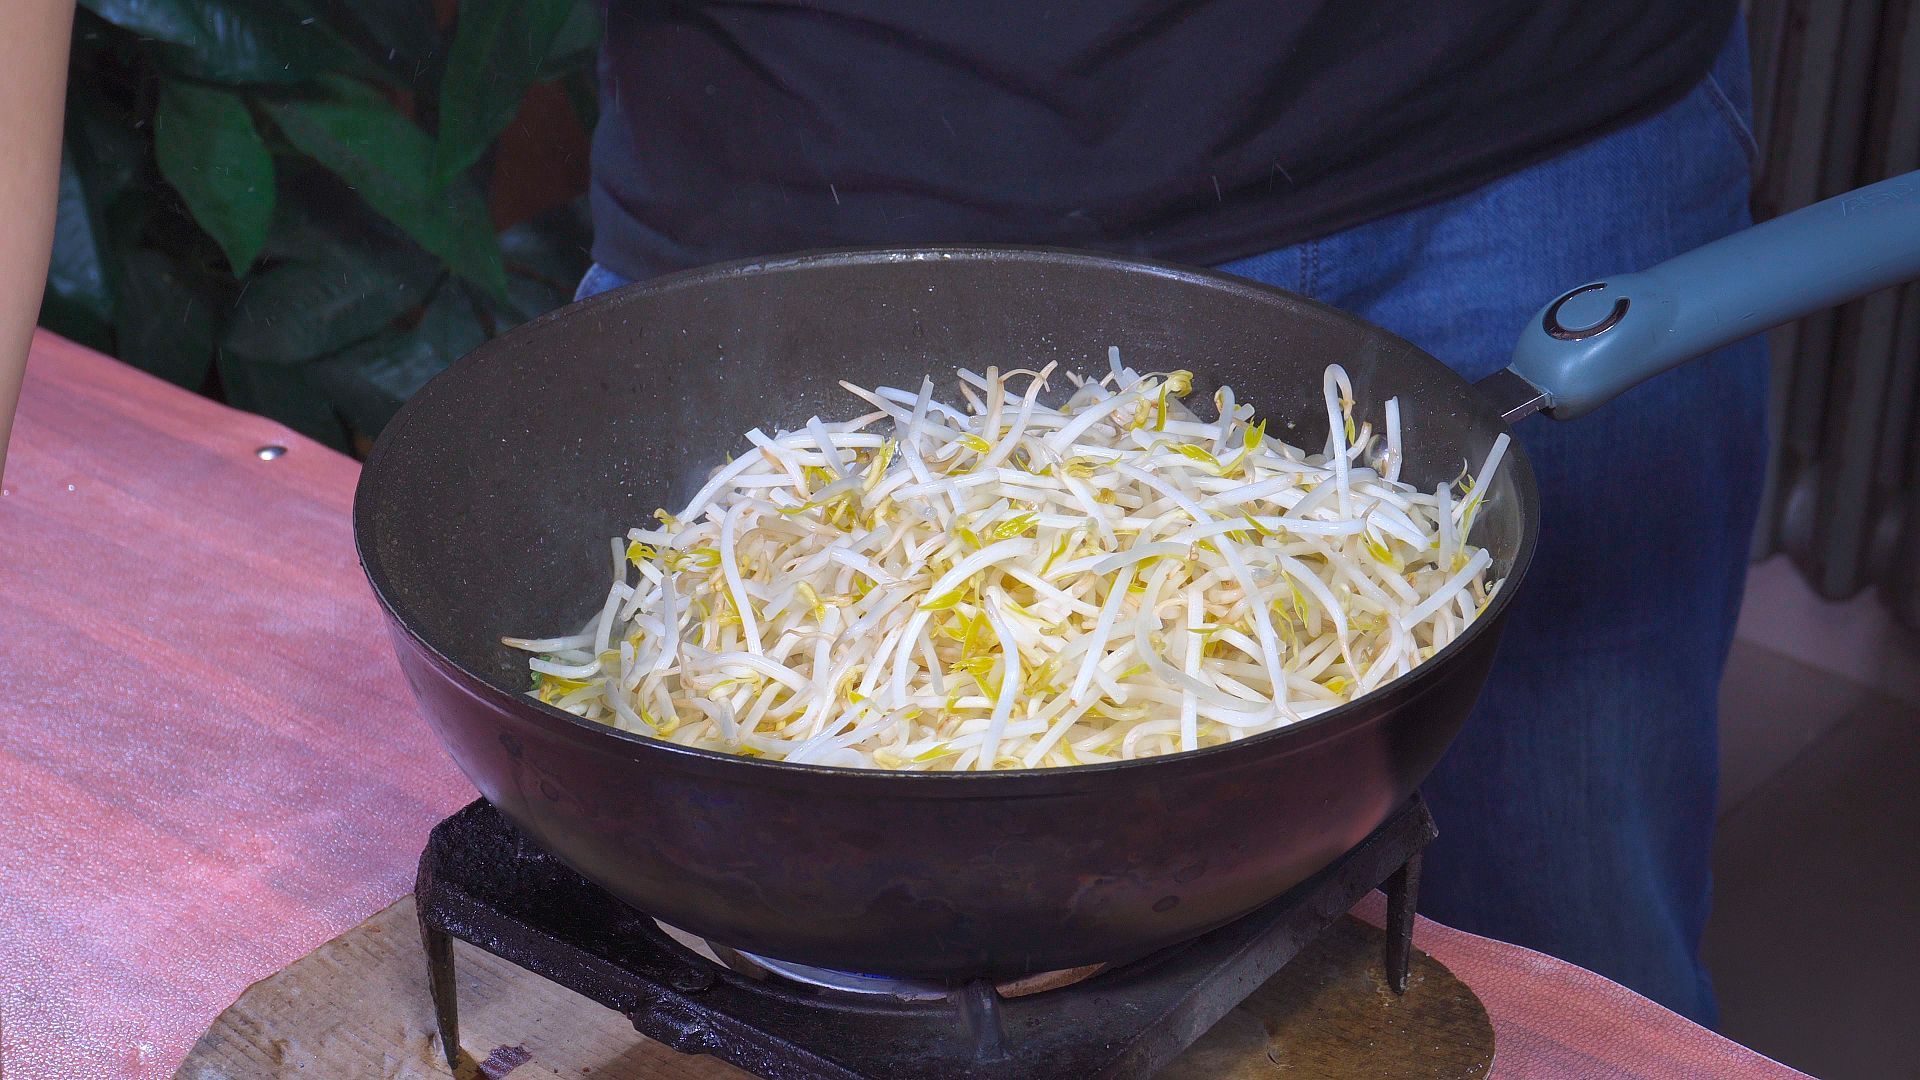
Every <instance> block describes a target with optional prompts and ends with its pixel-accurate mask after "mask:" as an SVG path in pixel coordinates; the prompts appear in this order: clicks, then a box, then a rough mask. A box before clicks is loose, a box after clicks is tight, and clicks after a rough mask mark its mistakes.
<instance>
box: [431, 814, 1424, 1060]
mask: <svg viewBox="0 0 1920 1080" xmlns="http://www.w3.org/2000/svg"><path fill="white" fill-rule="evenodd" d="M1434 835H1435V831H1434V827H1433V818H1432V817H1431V816H1430V815H1429V814H1428V813H1427V809H1426V806H1425V804H1423V803H1422V802H1421V801H1420V798H1419V797H1418V796H1415V797H1414V798H1412V799H1411V800H1409V801H1408V802H1407V803H1406V805H1404V806H1403V807H1401V809H1400V810H1399V811H1398V812H1397V813H1395V814H1394V816H1393V817H1392V818H1390V819H1389V820H1388V821H1387V823H1386V824H1384V825H1382V826H1380V828H1379V829H1377V830H1375V831H1374V832H1373V834H1372V835H1370V836H1368V837H1367V838H1366V839H1365V840H1363V841H1361V843H1360V844H1359V845H1358V846H1357V847H1355V848H1354V849H1353V850H1352V851H1350V852H1348V853H1347V854H1346V855H1344V856H1342V857H1341V858H1340V859H1339V860H1337V861H1336V862H1334V864H1333V865H1331V866H1329V867H1327V868H1326V869H1325V870H1323V871H1321V872H1320V873H1319V874H1317V875H1315V876H1314V877H1313V878H1311V879H1309V880H1307V881H1306V882H1303V883H1302V884H1301V885H1299V886H1298V887H1296V888H1295V889H1293V890H1292V891H1290V892H1288V893H1287V894H1286V895H1284V896H1282V897H1280V898H1279V899H1277V900H1274V901H1273V902H1271V903H1269V904H1268V905H1266V906H1265V907H1262V908H1260V909H1259V910H1257V911H1255V912H1253V913H1252V914H1250V915H1247V916H1245V917H1244V918H1241V919H1239V920H1238V921H1236V922H1233V923H1230V924H1228V925H1227V926H1223V927H1221V928H1220V929H1218V930H1214V931H1212V932H1211V933H1208V934H1205V935H1202V936H1201V937H1198V938H1195V939H1193V940H1191V941H1187V942H1184V943H1182V944H1180V945H1175V946H1172V947H1170V948H1167V949H1163V950H1161V951H1159V952H1157V953H1154V954H1152V955H1150V956H1147V957H1145V958H1143V959H1140V960H1137V961H1135V962H1133V963H1130V964H1125V965H1122V966H1119V967H1114V968H1110V969H1107V970H1104V971H1101V972H1100V973H1099V974H1097V975H1094V976H1093V977H1091V978H1088V979H1085V980H1084V981H1081V982H1077V983H1074V984H1072V985H1070V986H1065V987H1061V988H1058V989H1053V990H1047V991H1043V992H1039V993H1033V994H1027V995H1024V996H1019V997H1011V998H1003V997H1001V996H1000V994H999V993H997V992H996V991H995V990H994V988H993V987H991V986H989V985H988V984H986V983H984V982H982V983H975V984H973V985H969V986H964V987H957V988H955V989H954V990H953V991H952V992H951V993H949V994H947V995H946V996H944V997H941V998H938V999H935V1000H911V1001H905V1000H899V999H897V998H893V997H875V996H873V995H855V994H848V993H842V992H838V991H832V990H822V989H819V988H816V987H812V986H805V985H801V984H798V983H792V982H788V981H785V980H782V979H779V978H764V979H755V978H750V977H748V976H746V975H743V974H740V973H737V972H735V971H733V970H730V969H728V968H725V967H721V966H719V965H717V964H714V963H713V962H712V961H710V960H708V959H706V958H704V957H702V956H699V955H696V954H695V953H693V952H691V951H690V950H688V949H687V948H686V947H684V946H682V945H681V944H679V943H678V942H676V941H674V940H673V939H672V938H671V937H669V936H668V935H667V934H666V932H665V931H663V930H662V929H661V928H660V927H659V926H658V925H657V924H656V923H655V922H654V921H653V920H652V919H651V918H649V917H647V916H646V915H645V914H643V913H642V912H639V911H637V910H635V909H633V908H630V907H627V906H625V905H623V904H621V903H620V902H619V901H617V900H615V899H613V897H612V896H610V895H608V894H607V893H606V892H605V891H603V890H602V889H600V888H599V887H598V886H596V885H593V884H590V883H589V882H587V881H586V880H585V879H584V878H582V877H581V876H580V875H578V874H576V873H575V872H573V871H572V870H570V869H568V868H567V867H566V866H564V865H563V864H562V863H561V862H560V861H559V860H558V859H555V858H554V857H553V856H551V855H548V854H547V853H546V852H544V851H542V850H541V849H540V848H538V847H537V846H535V845H534V844H533V842H532V841H530V840H527V839H526V838H525V837H523V836H522V835H521V834H520V833H519V832H518V831H517V830H515V829H514V828H513V827H512V826H511V825H509V824H507V822H506V819H505V818H503V817H501V816H500V813H499V811H497V810H495V809H494V808H493V807H492V806H491V805H489V804H487V803H486V802H484V801H477V802H474V803H473V804H472V805H470V806H468V807H466V808H465V809H463V810H461V811H460V812H458V813H456V814H454V815H453V816H452V817H449V818H448V819H447V820H445V821H443V822H441V823H440V824H439V825H438V826H436V827H435V828H434V830H433V833H432V836H431V837H430V838H429V839H428V841H427V849H426V851H425V852H423V853H422V854H421V856H420V874H419V879H418V882H417V884H416V888H415V900H416V903H417V905H418V908H419V912H420V933H421V937H422V939H423V940H424V942H425V944H426V952H427V957H428V966H429V971H430V975H431V985H432V992H433V1000H434V1008H435V1010H436V1012H437V1014H438V1020H439V1029H440V1036H441V1039H442V1041H443V1043H444V1046H445V1049H446V1051H447V1057H448V1060H449V1063H451V1062H452V1061H453V1060H454V1058H455V1057H456V1056H457V1055H458V1052H459V1050H458V1048H459V1019H458V1012H457V1008H456V1001H455V989H454V965H453V952H452V941H451V939H452V938H459V939H460V940H462V941H466V942H468V943H470V944H472V945H475V946H477V947H479V948H481V949H485V950H486V951H487V952H490V953H492V954H493V955H495V956H498V957H500V958H502V959H504V960H507V961H509V962H511V963H514V964H517V965H519V966H520V967H523V968H525V969H527V970H528V971H531V972H533V973H535V974H537V975H540V976H543V977H544V978H547V979H551V980H552V981H554V982H556V983H559V984H560V985H562V986H565V987H567V988H569V989H571V990H574V991H576V992H578V993H580V994H582V995H584V996H586V997H588V998H591V999H593V1000H594V1001H597V1002H599V1003H601V1004H602V1005H605V1006H607V1007H608V1008H611V1009H615V1010H618V1011H619V1012H621V1013H623V1014H625V1015H626V1016H627V1017H628V1018H629V1019H630V1020H632V1021H633V1026H634V1028H635V1029H637V1030H638V1031H639V1032H640V1033H641V1034H643V1035H645V1036H647V1037H648V1038H650V1039H654V1040H656V1041H659V1042H662V1043H665V1044H667V1045H668V1046H671V1047H674V1048H675V1049H677V1050H680V1051H683V1052H685V1053H692V1054H711V1055H713V1056H715V1057H718V1058H720V1059H722V1060H725V1061H727V1062H730V1063H732V1064H733V1065H735V1066H738V1067H739V1068H742V1069H745V1070H746V1071H747V1072H750V1073H753V1074H755V1075H757V1076H761V1077H767V1078H770V1080H883V1078H884V1080H897V1078H906V1077H939V1078H954V1080H998V1078H1004V1077H1032V1076H1072V1077H1088V1078H1098V1080H1128V1078H1135V1077H1146V1076H1151V1075H1152V1074H1153V1073H1154V1072H1155V1071H1156V1070H1158V1069H1159V1068H1160V1067H1161V1066H1163V1065H1165V1064H1166V1063H1167V1062H1169V1061H1171V1060H1172V1059H1173V1058H1174V1057H1176V1056H1178V1055H1179V1053H1180V1052H1181V1051H1182V1050H1184V1049H1185V1048H1186V1047H1187V1046H1188V1045H1189V1044H1191V1043H1192V1042H1193V1041H1194V1040H1195V1039H1197V1038H1199V1037H1200V1035H1201V1034H1202V1033H1204V1032H1205V1031H1206V1030H1207V1029H1208V1028H1209V1027H1211V1026H1212V1025H1213V1024H1214V1023H1215V1022H1216V1021H1218V1020H1219V1019H1220V1018H1221V1017H1223V1016H1225V1015H1226V1014H1227V1012H1228V1011H1230V1010H1231V1009H1233V1008H1234V1006H1236V1005H1238V1004H1239V1003H1240V1002H1241V1001H1242V1000H1243V999H1245V998H1246V996H1247V995H1248V994H1250V993H1252V992H1253V990H1255V989H1256V988H1257V987H1259V986H1260V985H1261V984H1262V983H1263V982H1265V981H1266V980H1267V979H1268V978H1269V977H1270V976H1271V975H1272V974H1273V973H1274V972H1276V971H1278V970H1279V969H1280V967H1281V966H1282V965H1283V964H1285V963H1286V962H1287V961H1289V960H1291V959H1292V958H1293V957H1294V956H1295V955H1297V954H1298V953H1299V952H1300V951H1301V950H1302V949H1303V948H1305V946H1306V945H1307V944H1308V943H1309V942H1311V941H1312V940H1313V939H1314V937H1315V936H1316V935H1318V934H1319V933H1320V932H1321V931H1322V930H1324V929H1326V927H1328V926H1329V925H1331V924H1332V923H1333V921H1334V920H1335V919H1338V918H1339V917H1340V916H1341V915H1343V914H1344V913H1345V912H1346V911H1347V910H1348V909H1349V908H1351V907H1352V906H1353V905H1354V903H1356V902H1357V901H1358V900H1359V899H1360V898H1361V897H1362V896H1364V895H1365V894H1366V893H1367V892H1368V891H1370V890H1372V889H1374V888H1375V887H1381V886H1384V887H1385V889H1386V892H1387V923H1388V925H1387V940H1386V967H1387V979H1388V983H1389V984H1390V985H1391V986H1392V987H1393V988H1394V989H1395V990H1396V991H1398V990H1404V989H1405V987H1406V980H1407V966H1408V962H1409V957H1410V950H1411V949H1412V940H1413V910H1414V895H1415V891H1416V889H1417V888H1418V885H1419V875H1420V849H1421V848H1422V847H1424V846H1425V845H1426V843H1427V842H1428V841H1429V840H1431V839H1432V838H1433V837H1434Z"/></svg>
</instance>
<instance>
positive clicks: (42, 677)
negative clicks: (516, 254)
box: [0, 334, 1800, 1080]
mask: <svg viewBox="0 0 1920 1080" xmlns="http://www.w3.org/2000/svg"><path fill="white" fill-rule="evenodd" d="M266 445H280V446H285V447H287V449H288V452H287V453H286V454H285V455H284V456H281V457H279V458H277V459H275V460H271V461H267V460H262V459H261V458H260V457H258V456H257V455H256V454H255V450H256V449H257V448H259V447H261V446H266ZM356 471H357V470H356V466H355V464H354V463H353V462H352V461H351V460H349V459H347V458H345V457H342V456H341V455H339V454H336V453H334V452H332V451H330V450H327V449H325V448H323V447H320V446H318V445H316V444H314V443H312V442H310V441H308V440H307V439H304V438H301V437H300V436H298V435H295V434H293V433H292V432H289V431H288V430H286V429H285V428H283V427H281V426H279V425H277V424H275V423H273V422H271V421H268V420H265V419H262V418H260V417H256V416H251V415H247V414H244V413H239V412H235V411H233V410H230V409H227V408H225V407H223V406H220V405H217V404H214V403H212V402H209V401H206V400H204V399H201V398H198V397H195V396H193V395H191V394H189V393H186V392H185V391H182V390H180V389H178V388H176V387H173V386H171V385H168V384H166V383H163V382H160V381H158V380H156V379H153V378H151V377H149V376H147V375H144V374H142V373H140V372H138V371H135V370H134V369H132V368H129V367H126V366H124V365H122V364H119V363H117V362H115V361H113V360H109V359H107V358H104V357H101V356H99V355H97V354H94V353H91V352H89V351H87V350H85V349H83V348H80V347H79V346H76V345H73V344H72V343H70V342H66V341H63V340H61V339H59V338H56V337H53V336H51V335H47V334H42V335H41V336H40V337H39V338H38V339H37V340H36V342H35V345H34V352H33V358H32V361H31V363H30V365H29V367H28V372H27V385H26V391H25V395H24V397H23V399H22V403H21V409H20V414H19V419H18V422H17V425H16V427H15V434H14V440H13V447H12V453H11V458H10V460H9V461H8V465H7V475H6V479H5V486H4V488H5V493H4V495H0V598H4V599H0V702H4V703H5V704H4V705H3V706H0V769H4V771H5V782H4V783H0V837H4V839H0V904H3V905H4V906H3V907H0V1062H3V1063H4V1069H5V1075H6V1076H7V1077H8V1080H38V1078H47V1080H55V1078H58V1080H81V1078H87V1077H138V1078H145V1077H159V1076H167V1075H170V1074H171V1073H172V1071H173V1069H174V1068H175V1067H176V1066H177V1065H178V1063H179V1061H180V1059H181V1058H182V1057H183V1056H184V1055H185V1053H186V1051H187V1049H188V1048H189V1047H190V1046H191V1045H192V1043H193V1041H194V1040H195V1039H196V1038H197V1037H198V1036H199V1034H200V1033H201V1032H202V1031H203V1030H204V1029H205V1028H206V1026H207V1025H208V1023H209V1022H211V1021H212V1019H213V1017H214V1016H215V1014H217V1013H218V1012H219V1011H220V1010H221V1009H222V1008H224V1007H225V1006H226V1005H227V1004H228V1003H229V1002H231V1001H232V1000H233V999H234V998H235V997H236V996H237V995H238V994H239V993H240V991H241V990H243V989H245V987H246V986H247V985H248V984H249V983H251V982H253V981H255V980H256V979H259V978H262V977H264V976H266V975H268V974H270V973H272V972H273V971H275V970H278V969H279V968H281V967H283V966H285V965H286V964H288V963H290V962H291V961H293V960H294V959H295V958H297V957H299V956H301V955H303V954H304V953H306V952H308V951H309V950H311V949H313V948H314V947H315V946H317V945H319V944H320V943H322V942H324V941H326V940H327V939H328V938H330V937H333V936H334V935H336V934H339V933H340V932H342V931H344V930H346V929H347V928H349V927H351V926H353V925H354V924H355V923H357V922H359V921H360V920H362V919H364V918H366V917H367V916H368V915H370V914H372V913H373V912H375V911H377V910H378V909H380V908H382V907H384V906H385V905H387V904H388V903H390V902H392V901H393V900H394V899H395V898H396V897H398V896H400V895H401V894H403V893H405V892H406V891H407V890H408V888H409V887H410V885H411V881H412V876H413V868H414V861H415V859H416V858H417V856H418V854H419V851H420V846H421V844H422V842H423V841H424V839H425V837H426V833H427V830H428V829H429V828H430V827H431V826H432V825H433V823H434V822H436V821H438V820H439V819H440V818H441V817H443V816H445V815H446V814H448V813H450V812H452V811H453V810H454V809H456V808H458V807H459V806H460V805H462V804H464V803H465V802H467V801H468V800H470V799H471V798H473V789H472V788H471V787H470V786H469V785H468V784H467V782H466V781H465V780H464V779H463V778H462V777H461V776H460V775H459V773H458V772H457V771H456V770H455V769H454V767H453V765H452V764H451V763H450V762H449V761H448V759H447V758H446V757H445V755H443V754H442V753H441V750H440V747H439V745H438V744H437V743H436V742H435V741H434V738H433V735H432V733H431V732H429V731H428V729H427V727H426V725H425V724H424V723H422V722H421V721H420V720H419V719H418V717H417V716H416V715H415V713H414V710H413V703H412V701H411V699H410V698H409V696H408V692H407V688H406V685H405V683H404V681H403V680H402V678H401V677H400V673H399V670H398V669H397V667H396V666H395V664H394V662H393V659H392V657H391V655H390V653H389V651H388V646H387V639H386V635H385V633H384V631H383V629H382V627H381V619H380V615H379V613H378V611H377V610H376V606H375V603H374V601H373V598H372V596H371V594H370V593H369V592H368V590H367V587H366V584H365V581H364V579H363V578H362V577H361V574H360V569H359V567H358V565H357V564H356V562H355V559H354V553H353V542H352V537H351V535H350V529H349V524H348V511H349V506H350V505H351V501H352V494H353V483H354V478H355V475H356ZM1379 908H1380V904H1379V898H1378V896H1377V895H1376V896H1375V897H1373V898H1372V899H1371V901H1370V902H1369V903H1367V904H1363V905H1362V908H1361V914H1362V915H1363V916H1367V917H1370V918H1372V919H1374V921H1376V922H1377V921H1379V918H1380V911H1379ZM1415 941H1416V943H1417V944H1418V945H1419V946H1420V947H1421V948H1423V949H1425V950H1426V951H1427V952H1429V953H1431V954H1433V955H1434V956H1435V957H1436V958H1438V959H1439V960H1440V961H1441V962H1442V963H1444V964H1446V965H1447V966H1448V967H1449V968H1451V969H1452V970H1453V971H1454V973H1455V974H1457V975H1458V976H1459V977H1460V978H1462V979H1463V980H1465V981H1466V983H1467V984H1468V985H1469V986H1471V987H1472V988H1473V991H1474V992H1475V993H1476V994H1478V995H1479V997H1480V999H1481V1000H1482V1001H1483V1002H1484V1003H1485V1004H1486V1008H1487V1012H1488V1013H1489V1014H1490V1016H1491V1017H1492V1020H1493V1025H1494V1030H1495V1033H1496V1045H1497V1050H1496V1054H1497V1057H1496V1061H1495V1067H1494V1072H1495V1075H1497V1076H1501V1077H1534V1076H1539V1077H1557V1078H1559V1077H1585V1076H1659V1077H1669V1076H1673V1077H1678V1076H1706V1075H1712V1076H1753V1077H1762V1076H1766V1077H1785V1076H1798V1075H1800V1074H1798V1073H1796V1072H1794V1071H1793V1070H1791V1069H1787V1068H1785V1067H1783V1066H1781V1065H1778V1064H1776V1063H1774V1062H1772V1061H1769V1060H1767V1059H1766V1058H1763V1057H1761V1056H1759V1055H1757V1054H1754V1053H1753V1052H1751V1051H1749V1050H1746V1049H1744V1048H1742V1047H1740V1046H1738V1045H1736V1044H1734V1043H1731V1042H1729V1041H1727V1040H1725V1039H1722V1038H1720V1037H1719V1036H1717V1035H1714V1034H1712V1033H1711V1032H1708V1031H1706V1030H1705V1029H1703V1028H1700V1027H1697V1026H1695V1025H1693V1024H1691V1023H1689V1022H1688V1021H1686V1020H1684V1019H1682V1018H1681V1017H1679V1016H1677V1015H1675V1014H1673V1013H1671V1012H1668V1011H1666V1010H1665V1009H1662V1008H1660V1007H1659V1006H1657V1005H1654V1004H1652V1003H1651V1002H1649V1001H1647V1000H1646V999H1644V998H1641V997H1639V996H1637V995H1635V994H1633V993H1631V992H1630V991H1627V990H1625V989H1623V988H1621V987H1619V986H1617V985H1615V984H1613V983H1610V982H1608V981H1607V980H1605V979H1602V978H1601V977H1599V976H1597V975H1594V974H1592V973H1590V972H1587V971H1583V970H1581V969H1579V968H1575V967H1572V966H1570V965H1567V964H1564V963H1561V962H1560V961H1557V960H1553V959H1551V958H1548V957H1545V956H1542V955H1540V954H1538V953H1534V952H1530V951H1527V950H1525V949H1520V948H1516V947H1514V946H1510V945H1504V944H1501V943H1498V942H1494V941H1489V940H1487V939H1485V938H1478V937H1474V936H1472V935H1469V934H1464V933H1461V932H1459V931H1455V930H1450V929H1448V928H1446V927H1443V926H1440V925H1438V924H1435V923H1431V922H1426V921H1424V920H1423V921H1422V922H1421V924H1420V926H1419V928H1418V930H1417V931H1416V933H1415Z"/></svg>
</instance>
